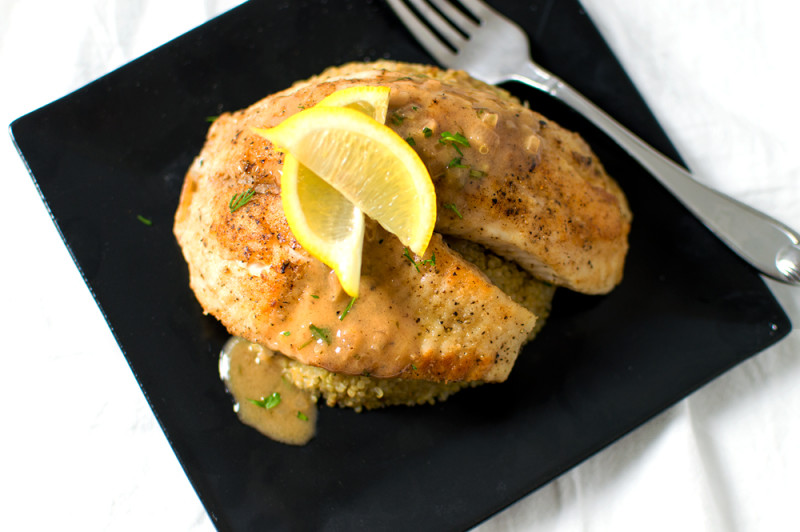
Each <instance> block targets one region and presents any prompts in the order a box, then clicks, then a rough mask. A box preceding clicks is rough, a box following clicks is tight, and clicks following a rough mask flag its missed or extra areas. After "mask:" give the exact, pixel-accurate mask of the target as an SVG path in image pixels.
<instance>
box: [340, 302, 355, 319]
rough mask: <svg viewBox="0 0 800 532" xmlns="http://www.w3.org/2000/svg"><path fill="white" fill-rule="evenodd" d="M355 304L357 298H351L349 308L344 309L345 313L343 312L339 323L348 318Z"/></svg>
mask: <svg viewBox="0 0 800 532" xmlns="http://www.w3.org/2000/svg"><path fill="white" fill-rule="evenodd" d="M355 302H356V298H351V299H350V303H348V304H347V306H346V307H345V308H344V312H342V313H341V314H340V315H339V321H342V320H343V319H344V317H345V316H347V313H348V312H350V309H351V308H353V303H355Z"/></svg>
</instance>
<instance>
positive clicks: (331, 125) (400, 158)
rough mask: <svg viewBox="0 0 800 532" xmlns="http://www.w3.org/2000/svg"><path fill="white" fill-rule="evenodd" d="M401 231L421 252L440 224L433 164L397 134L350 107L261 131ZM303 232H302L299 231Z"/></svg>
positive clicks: (307, 114) (319, 109)
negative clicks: (430, 171) (431, 170)
mask: <svg viewBox="0 0 800 532" xmlns="http://www.w3.org/2000/svg"><path fill="white" fill-rule="evenodd" d="M255 131H256V132H257V133H258V134H260V135H262V136H264V137H266V138H267V139H268V140H270V141H271V142H272V143H273V144H275V145H276V146H277V147H278V148H279V149H281V150H283V151H285V152H288V153H289V154H291V155H292V157H294V158H295V159H297V160H298V161H299V162H300V164H302V165H303V166H306V167H307V168H308V169H310V170H311V171H312V172H313V173H314V174H316V175H317V176H319V177H320V178H321V179H322V180H324V181H325V182H326V183H328V184H329V185H331V186H332V187H333V188H335V189H336V190H337V191H338V192H340V193H341V194H342V195H343V196H344V197H345V198H347V199H348V200H349V201H350V202H351V203H352V204H353V205H355V206H356V207H357V208H358V209H360V210H361V211H362V212H364V213H365V214H367V215H368V216H370V217H371V218H373V219H374V220H376V221H377V222H378V223H379V224H381V225H382V226H383V227H384V228H385V229H386V230H387V231H389V232H390V233H393V234H395V235H396V236H397V237H398V238H399V239H400V242H401V243H403V245H405V246H407V247H408V248H410V249H411V251H413V252H414V253H416V254H417V255H422V254H423V253H424V252H425V249H426V248H427V246H428V242H429V241H430V238H431V235H432V233H433V226H434V224H435V222H436V193H435V191H434V188H433V183H432V182H431V178H430V175H429V174H428V170H427V168H425V165H424V164H423V163H422V161H421V160H420V158H419V156H418V155H417V153H416V152H415V151H414V150H413V149H412V148H411V146H409V145H408V143H407V142H406V141H405V140H404V139H403V138H401V137H400V136H399V135H398V134H397V133H395V132H394V131H392V130H391V129H389V128H388V127H387V126H385V125H383V124H381V123H379V122H377V121H376V120H374V119H372V118H370V117H368V116H366V115H364V114H363V113H361V112H359V111H356V110H354V109H348V108H346V107H326V106H315V107H312V108H310V109H306V110H304V111H302V112H300V113H297V114H295V115H293V116H291V117H289V118H287V119H286V120H284V121H283V122H282V123H280V124H279V125H277V126H276V127H274V128H271V129H256V130H255ZM295 236H297V235H295Z"/></svg>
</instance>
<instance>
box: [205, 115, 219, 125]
mask: <svg viewBox="0 0 800 532" xmlns="http://www.w3.org/2000/svg"><path fill="white" fill-rule="evenodd" d="M218 118H219V115H217V116H207V117H206V122H208V123H210V124H213V123H214V122H216V121H217V119H218Z"/></svg>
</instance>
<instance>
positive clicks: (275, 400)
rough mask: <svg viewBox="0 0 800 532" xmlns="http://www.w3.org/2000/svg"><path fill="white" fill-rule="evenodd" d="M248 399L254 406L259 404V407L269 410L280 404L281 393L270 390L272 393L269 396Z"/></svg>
mask: <svg viewBox="0 0 800 532" xmlns="http://www.w3.org/2000/svg"><path fill="white" fill-rule="evenodd" d="M248 401H249V402H251V403H253V404H254V405H256V406H260V407H261V408H265V409H267V410H269V409H271V408H275V407H276V406H278V405H279V404H281V394H279V393H278V392H272V395H270V396H269V397H262V398H261V399H260V400H257V399H248Z"/></svg>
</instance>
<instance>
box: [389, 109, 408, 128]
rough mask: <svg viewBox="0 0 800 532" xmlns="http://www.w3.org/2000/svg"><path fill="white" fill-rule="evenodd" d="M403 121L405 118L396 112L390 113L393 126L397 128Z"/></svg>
mask: <svg viewBox="0 0 800 532" xmlns="http://www.w3.org/2000/svg"><path fill="white" fill-rule="evenodd" d="M405 119H406V118H405V117H404V116H402V115H400V114H399V113H398V112H397V111H395V112H394V113H392V124H394V125H396V126H399V125H400V124H402V123H403V120H405Z"/></svg>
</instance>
